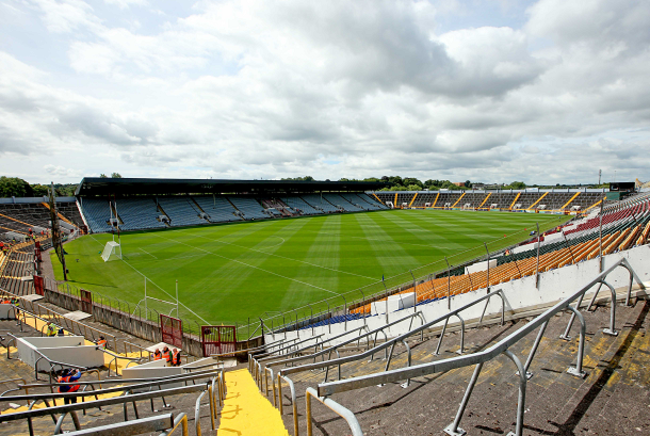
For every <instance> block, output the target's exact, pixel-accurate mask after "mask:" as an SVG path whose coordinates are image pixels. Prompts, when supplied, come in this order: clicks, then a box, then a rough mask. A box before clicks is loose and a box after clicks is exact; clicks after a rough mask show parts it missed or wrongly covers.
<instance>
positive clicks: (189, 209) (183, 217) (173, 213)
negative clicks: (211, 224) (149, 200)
mask: <svg viewBox="0 0 650 436" xmlns="http://www.w3.org/2000/svg"><path fill="white" fill-rule="evenodd" d="M158 204H159V205H160V207H161V208H162V210H163V211H164V212H165V214H166V215H167V216H168V217H169V218H170V220H171V222H170V224H171V225H173V226H192V225H197V224H205V223H206V222H207V221H206V220H205V219H203V218H201V209H199V207H198V206H197V205H196V203H194V200H193V199H192V198H191V197H160V198H158Z"/></svg>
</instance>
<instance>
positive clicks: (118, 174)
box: [111, 173, 122, 179]
mask: <svg viewBox="0 0 650 436" xmlns="http://www.w3.org/2000/svg"><path fill="white" fill-rule="evenodd" d="M111 178H112V179H121V178H122V175H121V174H120V173H113V174H111Z"/></svg>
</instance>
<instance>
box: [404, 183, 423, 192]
mask: <svg viewBox="0 0 650 436" xmlns="http://www.w3.org/2000/svg"><path fill="white" fill-rule="evenodd" d="M406 190H407V191H421V190H422V186H420V185H415V184H412V185H408V186H407V187H406Z"/></svg>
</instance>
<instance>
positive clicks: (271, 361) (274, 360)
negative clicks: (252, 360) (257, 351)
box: [256, 325, 369, 406]
mask: <svg viewBox="0 0 650 436" xmlns="http://www.w3.org/2000/svg"><path fill="white" fill-rule="evenodd" d="M362 330H366V331H368V327H367V326H365V325H363V326H361V327H357V328H355V329H352V330H349V331H346V332H343V333H341V334H339V335H336V336H333V337H331V338H327V339H325V340H323V341H319V342H317V343H315V344H312V345H308V346H306V347H303V348H300V349H298V350H295V351H294V352H292V353H288V354H285V355H284V356H268V357H264V358H262V359H259V360H258V361H257V363H256V367H257V368H258V371H259V372H260V374H259V375H260V376H262V375H263V378H264V380H263V381H264V385H265V387H264V388H263V389H264V395H265V396H266V397H268V396H269V393H268V390H269V381H268V378H267V373H270V374H271V383H272V384H273V405H274V406H275V377H274V375H273V369H272V368H271V366H275V365H282V364H286V363H287V361H288V360H291V359H292V358H291V357H290V358H289V359H283V358H284V357H286V356H289V355H292V356H298V355H299V354H300V353H302V352H303V351H306V350H310V349H312V348H313V349H314V352H313V353H312V354H310V355H309V357H310V358H314V359H315V357H314V355H316V354H318V353H319V351H318V349H319V348H320V349H321V352H322V351H323V345H325V344H327V343H329V342H332V341H335V340H337V339H340V338H342V337H344V336H347V335H350V334H352V333H356V332H361V331H362ZM362 336H366V335H360V336H357V337H356V338H352V339H351V340H348V341H345V342H346V343H350V342H360V341H361V337H362ZM368 343H369V341H368ZM335 347H337V346H336V345H335V346H334V347H330V348H328V350H330V349H332V348H335ZM330 353H331V351H330ZM337 354H338V351H337ZM299 357H300V356H299ZM278 359H282V360H278ZM314 361H315V360H314ZM262 371H263V374H262ZM259 388H260V389H262V380H260V382H259Z"/></svg>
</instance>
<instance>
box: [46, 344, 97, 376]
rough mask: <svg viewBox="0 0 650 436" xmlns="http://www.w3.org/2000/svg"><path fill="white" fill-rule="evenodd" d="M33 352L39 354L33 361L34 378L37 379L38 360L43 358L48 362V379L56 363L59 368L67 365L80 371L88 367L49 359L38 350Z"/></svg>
mask: <svg viewBox="0 0 650 436" xmlns="http://www.w3.org/2000/svg"><path fill="white" fill-rule="evenodd" d="M34 352H35V353H36V354H39V355H40V356H41V357H39V358H38V359H36V362H34V378H35V379H36V380H38V362H40V361H41V359H45V361H46V362H47V363H49V364H50V371H49V374H50V379H51V378H52V371H53V369H54V367H55V366H57V365H58V366H60V367H61V368H65V367H68V368H75V369H78V370H81V371H87V370H88V368H87V367H85V366H79V365H75V364H72V363H66V362H59V361H57V360H52V359H50V358H49V357H47V356H46V355H45V354H43V353H41V352H40V351H38V350H34Z"/></svg>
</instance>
